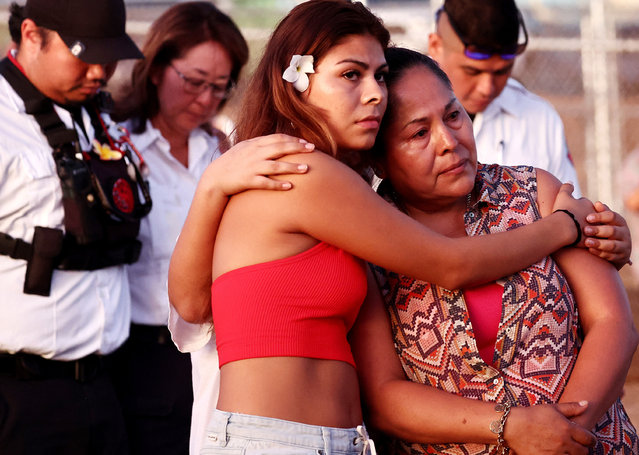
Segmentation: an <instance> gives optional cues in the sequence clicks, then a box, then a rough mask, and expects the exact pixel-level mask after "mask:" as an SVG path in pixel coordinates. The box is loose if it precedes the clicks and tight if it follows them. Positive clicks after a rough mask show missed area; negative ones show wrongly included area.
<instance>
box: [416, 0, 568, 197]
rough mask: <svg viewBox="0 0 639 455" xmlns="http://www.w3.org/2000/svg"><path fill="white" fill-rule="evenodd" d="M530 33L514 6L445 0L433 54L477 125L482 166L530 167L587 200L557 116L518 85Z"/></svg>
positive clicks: (489, 0) (500, 1) (431, 43)
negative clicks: (518, 65)
mask: <svg viewBox="0 0 639 455" xmlns="http://www.w3.org/2000/svg"><path fill="white" fill-rule="evenodd" d="M527 44H528V32H527V30H526V26H525V24H524V21H523V18H522V16H521V13H520V11H519V9H518V8H517V5H516V4H515V2H514V1H513V0H444V4H443V6H442V7H441V8H440V9H439V10H438V11H437V17H436V31H435V32H434V33H431V34H430V35H429V37H428V53H429V55H430V56H431V57H432V58H433V59H434V60H436V61H437V62H438V63H439V65H440V66H441V67H442V69H443V70H444V71H445V72H446V73H447V74H448V76H449V77H450V79H451V81H452V83H453V89H454V91H455V95H456V96H457V98H458V99H459V101H460V102H461V103H462V105H463V106H464V108H465V109H466V111H467V112H468V114H469V115H470V116H471V118H472V119H473V128H474V132H475V139H476V142H477V158H478V160H479V161H480V162H482V163H498V164H502V165H506V166H509V165H521V164H525V165H530V166H534V167H538V168H541V169H544V170H546V171H549V172H550V173H552V174H553V175H554V176H555V177H557V178H558V179H559V180H561V181H562V182H570V183H572V184H573V185H574V187H575V191H574V192H573V195H574V196H575V197H578V196H580V195H581V191H580V189H579V184H578V181H577V173H576V171H575V167H574V165H573V163H572V161H571V158H570V155H569V153H568V148H567V145H566V138H565V136H564V127H563V124H562V121H561V118H560V117H559V114H557V111H556V110H555V109H554V108H553V107H552V106H551V105H550V103H548V102H547V101H545V100H543V99H542V98H540V97H538V96H537V95H534V94H533V93H531V92H529V91H528V90H526V88H524V86H523V85H521V84H520V83H519V82H517V81H516V80H515V79H513V78H511V77H510V76H511V73H512V70H513V66H514V64H515V60H516V59H517V56H518V55H521V54H522V53H523V52H524V50H525V49H526V45H527Z"/></svg>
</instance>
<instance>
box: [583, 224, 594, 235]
mask: <svg viewBox="0 0 639 455" xmlns="http://www.w3.org/2000/svg"><path fill="white" fill-rule="evenodd" d="M584 233H585V234H586V235H594V234H595V228H592V227H590V226H586V227H584Z"/></svg>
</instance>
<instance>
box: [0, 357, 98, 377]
mask: <svg viewBox="0 0 639 455" xmlns="http://www.w3.org/2000/svg"><path fill="white" fill-rule="evenodd" d="M108 358H109V356H101V355H97V354H91V355H88V356H86V357H83V358H81V359H78V360H70V361H63V360H50V359H45V358H44V357H41V356H38V355H33V354H25V353H21V352H19V353H16V354H7V353H0V374H5V375H9V376H12V377H15V378H17V379H23V380H37V379H56V378H60V379H63V378H64V379H74V380H75V381H77V382H81V383H86V382H90V381H92V380H93V379H95V378H96V377H97V376H98V375H99V374H100V373H102V371H104V369H105V367H106V364H107V360H108Z"/></svg>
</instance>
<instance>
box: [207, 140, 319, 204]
mask: <svg viewBox="0 0 639 455" xmlns="http://www.w3.org/2000/svg"><path fill="white" fill-rule="evenodd" d="M314 149H315V146H314V145H313V144H311V143H309V142H307V141H305V140H304V139H300V138H297V137H292V136H288V135H285V134H271V135H269V136H262V137H257V138H254V139H249V140H246V141H242V142H239V143H238V144H236V145H234V146H233V147H231V148H230V149H229V150H227V151H226V152H224V153H223V154H222V156H220V157H219V158H217V159H216V160H215V161H213V162H212V163H211V164H210V165H209V166H208V168H207V169H206V171H205V172H204V175H203V176H202V180H204V181H205V182H208V183H209V184H210V185H213V186H214V187H215V188H216V189H217V190H218V191H220V192H221V193H222V194H223V195H225V196H232V195H233V194H237V193H241V192H242V191H246V190H249V189H265V190H288V189H290V188H292V185H291V183H290V182H287V181H285V180H278V179H274V178H272V176H275V175H283V174H303V173H305V172H306V171H307V170H308V166H307V165H306V164H297V163H287V162H285V161H278V158H281V157H283V156H285V155H291V154H295V153H303V152H311V151H313V150H314Z"/></svg>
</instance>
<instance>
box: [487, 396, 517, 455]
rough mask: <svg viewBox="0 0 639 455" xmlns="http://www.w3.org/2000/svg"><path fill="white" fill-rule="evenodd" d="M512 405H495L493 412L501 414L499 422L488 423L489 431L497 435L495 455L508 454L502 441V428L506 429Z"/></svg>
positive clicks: (504, 442) (507, 403)
mask: <svg viewBox="0 0 639 455" xmlns="http://www.w3.org/2000/svg"><path fill="white" fill-rule="evenodd" d="M511 407H512V405H511V404H510V403H509V402H505V403H497V404H496V405H495V411H497V412H503V414H502V415H501V418H500V419H499V420H493V421H492V422H490V431H492V432H493V433H495V434H496V435H497V450H496V452H495V453H496V454H498V455H500V454H504V453H507V452H508V445H507V444H506V441H505V440H504V428H505V427H506V419H507V418H508V414H510V408H511Z"/></svg>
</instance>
